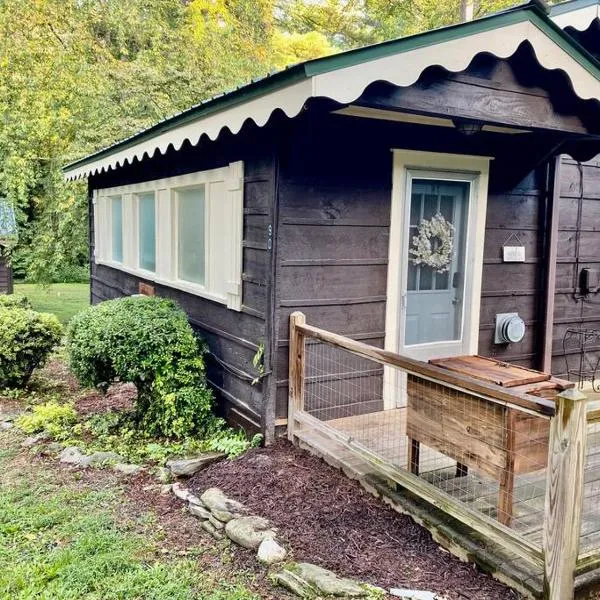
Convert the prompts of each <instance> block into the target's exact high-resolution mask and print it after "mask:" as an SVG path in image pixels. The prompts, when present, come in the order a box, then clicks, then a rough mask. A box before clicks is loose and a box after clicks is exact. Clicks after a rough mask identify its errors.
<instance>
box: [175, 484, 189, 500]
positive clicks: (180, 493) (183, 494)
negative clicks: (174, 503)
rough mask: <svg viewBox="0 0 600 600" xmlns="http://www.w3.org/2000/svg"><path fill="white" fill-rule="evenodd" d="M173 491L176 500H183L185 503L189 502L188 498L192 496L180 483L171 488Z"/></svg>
mask: <svg viewBox="0 0 600 600" xmlns="http://www.w3.org/2000/svg"><path fill="white" fill-rule="evenodd" d="M171 491H172V492H173V494H175V497H176V498H179V499H180V500H183V501H184V502H187V501H188V498H189V497H190V496H191V495H192V494H191V493H190V491H189V490H186V489H185V488H184V487H183V486H182V485H181V484H180V483H174V484H173V485H172V486H171Z"/></svg>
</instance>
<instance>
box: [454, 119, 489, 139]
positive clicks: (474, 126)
mask: <svg viewBox="0 0 600 600" xmlns="http://www.w3.org/2000/svg"><path fill="white" fill-rule="evenodd" d="M452 122H453V123H454V127H456V129H458V131H460V133H462V134H463V135H475V134H476V133H479V132H480V131H481V130H482V129H483V124H482V123H475V122H474V121H458V120H454V121H452Z"/></svg>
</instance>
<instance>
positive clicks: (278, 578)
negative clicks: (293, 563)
mask: <svg viewBox="0 0 600 600" xmlns="http://www.w3.org/2000/svg"><path fill="white" fill-rule="evenodd" d="M273 579H274V580H275V583H277V584H278V585H280V586H281V587H284V588H285V589H286V590H289V591H290V592H292V594H295V595H296V596H298V597H299V598H315V597H316V595H317V593H316V590H315V588H313V587H312V586H311V585H310V584H309V583H307V582H306V581H304V579H302V577H299V576H298V575H296V573H292V572H291V571H288V570H287V569H286V570H284V571H281V572H280V573H275V575H274V576H273Z"/></svg>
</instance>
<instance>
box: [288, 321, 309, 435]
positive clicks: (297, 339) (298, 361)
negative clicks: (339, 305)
mask: <svg viewBox="0 0 600 600" xmlns="http://www.w3.org/2000/svg"><path fill="white" fill-rule="evenodd" d="M304 323H306V317H305V316H304V313H301V312H293V313H292V314H291V315H290V346H289V353H290V355H289V361H290V369H289V371H290V372H289V401H288V425H287V431H288V439H289V440H290V441H291V442H293V441H294V427H295V421H294V415H295V413H296V412H297V411H299V410H304V334H303V333H302V332H300V331H298V329H297V328H296V325H304Z"/></svg>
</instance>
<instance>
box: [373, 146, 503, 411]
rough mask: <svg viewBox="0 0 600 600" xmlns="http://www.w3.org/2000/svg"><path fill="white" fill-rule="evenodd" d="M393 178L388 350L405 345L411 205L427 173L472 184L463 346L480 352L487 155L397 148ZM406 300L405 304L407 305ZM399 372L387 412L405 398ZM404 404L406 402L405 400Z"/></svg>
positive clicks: (388, 383) (439, 346) (438, 345)
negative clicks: (415, 185) (416, 182)
mask: <svg viewBox="0 0 600 600" xmlns="http://www.w3.org/2000/svg"><path fill="white" fill-rule="evenodd" d="M393 153H394V161H393V163H394V168H393V178H392V206H391V220H390V243H389V256H388V277H387V304H386V325H385V349H386V350H390V351H391V352H398V351H399V350H400V348H401V347H402V345H403V342H404V333H405V319H404V312H405V310H406V305H405V300H406V295H405V294H406V284H407V276H408V247H407V245H406V243H405V240H404V235H403V232H404V231H406V229H407V227H406V224H407V219H408V218H409V216H408V210H409V207H410V202H409V200H410V195H409V193H410V190H409V186H410V185H411V182H412V181H411V180H412V177H411V172H413V171H414V172H416V173H415V176H416V177H418V176H419V175H422V174H423V172H430V173H431V175H435V176H438V177H443V175H444V174H447V175H448V179H449V180H450V179H461V178H462V180H463V181H470V182H471V193H470V197H469V211H468V221H467V238H466V243H465V251H466V255H465V264H467V265H469V266H470V268H469V269H468V270H467V271H466V273H465V281H464V286H465V289H464V299H463V323H462V348H461V353H467V354H476V353H477V347H478V343H479V312H480V305H481V279H482V271H483V246H484V238H485V218H486V209H487V194H488V179H489V162H490V160H491V158H490V157H487V156H471V155H467V154H443V153H438V152H422V151H415V150H401V149H394V150H393ZM403 300H404V304H403ZM444 344H445V342H434V343H432V344H428V347H429V348H430V350H431V351H436V350H439V351H440V353H442V354H445V352H444ZM400 375H401V373H400V372H399V371H398V370H397V369H393V368H390V367H386V368H385V370H384V408H386V409H388V408H396V406H398V404H399V396H403V393H402V391H401V390H402V389H403V387H404V377H400ZM400 404H403V402H402V401H400Z"/></svg>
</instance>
